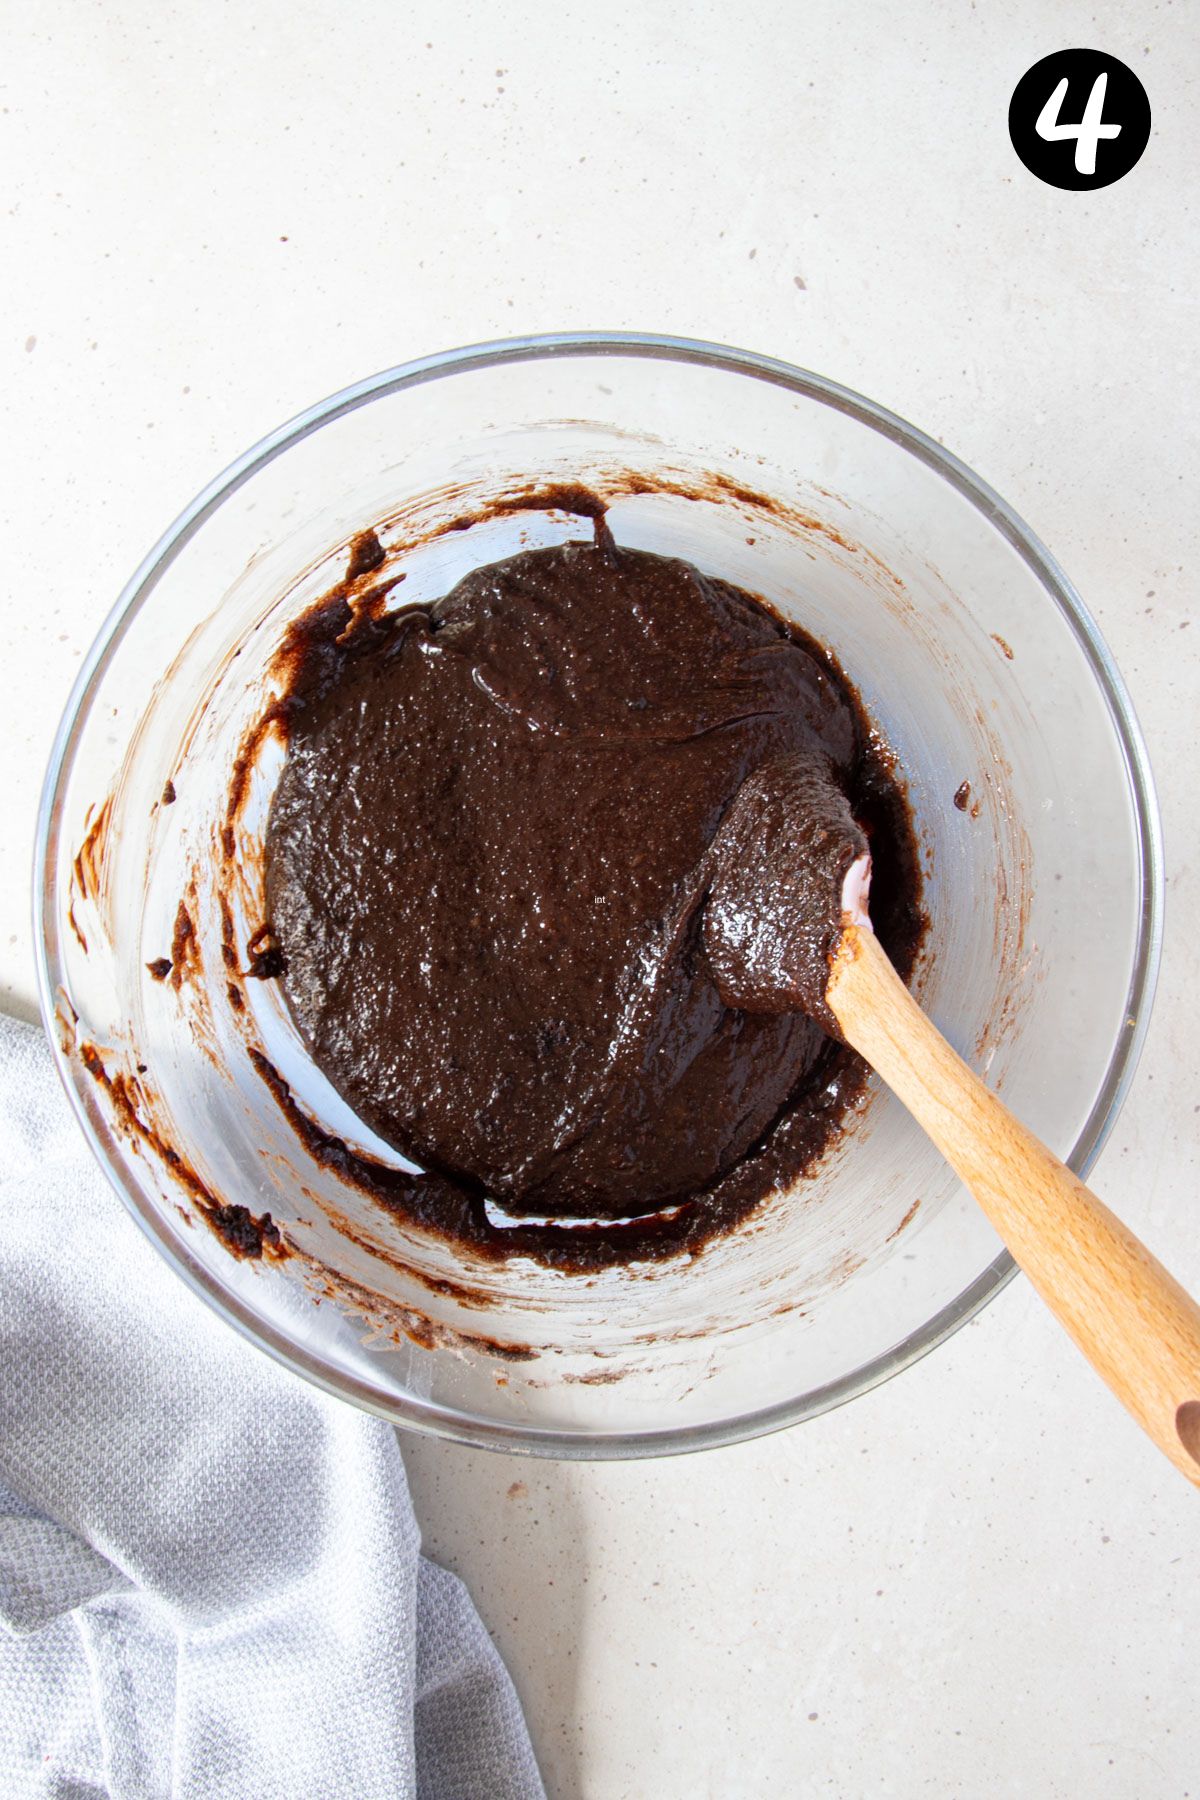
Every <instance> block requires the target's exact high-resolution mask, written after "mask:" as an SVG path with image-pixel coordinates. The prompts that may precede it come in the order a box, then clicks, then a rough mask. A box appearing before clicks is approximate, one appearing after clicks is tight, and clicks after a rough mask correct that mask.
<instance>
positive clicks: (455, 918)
mask: <svg viewBox="0 0 1200 1800" xmlns="http://www.w3.org/2000/svg"><path fill="white" fill-rule="evenodd" d="M287 730H288V755H287V761H286V765H285V768H284V772H283V775H282V778H281V780H280V784H279V787H278V789H277V792H276V796H275V800H274V802H273V806H272V810H271V816H270V821H269V828H268V836H267V898H268V905H269V915H270V925H271V929H272V932H273V935H274V940H275V942H276V943H277V944H278V946H279V949H280V951H281V952H282V957H281V966H282V970H283V973H282V979H283V982H284V985H285V992H286V997H287V1001H288V1004H289V1007H290V1009H291V1011H292V1013H293V1015H294V1017H295V1018H296V1020H297V1022H298V1024H299V1026H300V1028H301V1030H302V1032H303V1034H304V1035H305V1037H306V1039H307V1041H308V1043H309V1045H310V1047H311V1049H312V1052H313V1055H314V1057H315V1059H316V1061H317V1062H318V1064H319V1065H320V1067H321V1068H322V1069H323V1070H324V1071H325V1073H326V1074H327V1075H328V1076H329V1077H330V1078H331V1080H332V1081H333V1082H334V1085H335V1086H336V1087H337V1088H338V1089H339V1091H340V1092H341V1093H342V1094H343V1095H344V1096H345V1098H346V1099H347V1100H348V1101H349V1102H350V1104H351V1105H352V1106H353V1107H354V1108H355V1110H356V1111H357V1112H358V1113H359V1114H360V1116H362V1117H363V1118H364V1119H365V1120H366V1121H367V1122H368V1123H369V1124H370V1125H371V1126H372V1127H373V1128H374V1129H375V1130H377V1131H378V1132H379V1133H380V1135H381V1136H383V1137H384V1138H385V1139H386V1140H387V1141H388V1142H390V1143H392V1144H393V1145H395V1146H396V1147H397V1148H399V1149H401V1150H402V1151H404V1152H405V1153H406V1154H408V1155H410V1156H412V1157H413V1158H414V1159H415V1160H416V1161H418V1162H419V1163H420V1164H421V1165H422V1166H423V1167H425V1168H427V1169H428V1170H430V1171H432V1172H433V1175H434V1176H440V1177H442V1178H447V1177H448V1178H449V1183H447V1182H446V1181H444V1180H443V1181H442V1182H441V1183H440V1184H439V1185H440V1187H441V1188H443V1189H444V1190H446V1191H447V1192H448V1193H450V1192H452V1193H453V1194H454V1196H455V1201H454V1205H453V1206H450V1207H449V1209H448V1210H449V1211H457V1214H458V1216H459V1217H460V1218H462V1217H464V1216H465V1212H469V1211H470V1205H469V1202H470V1201H471V1198H472V1196H480V1195H482V1194H484V1193H486V1194H488V1195H491V1196H495V1197H496V1198H497V1199H498V1200H500V1201H501V1203H502V1204H504V1205H505V1206H508V1207H510V1208H512V1209H514V1210H517V1211H520V1212H525V1213H530V1214H536V1215H546V1216H551V1217H553V1216H557V1215H561V1214H568V1215H574V1216H587V1217H593V1218H596V1219H619V1218H622V1217H628V1216H631V1215H638V1214H644V1213H646V1212H649V1211H651V1210H653V1209H654V1208H655V1207H659V1206H662V1205H664V1204H666V1203H670V1202H675V1201H679V1200H681V1199H689V1198H693V1197H697V1196H704V1197H706V1204H707V1210H708V1212H709V1213H710V1214H711V1215H712V1217H713V1219H714V1220H715V1218H716V1216H717V1214H719V1212H720V1210H721V1203H720V1200H719V1198H717V1199H715V1200H714V1199H713V1197H714V1196H718V1197H719V1195H720V1193H721V1189H722V1184H723V1182H726V1178H727V1177H730V1176H731V1175H733V1176H734V1180H733V1185H734V1187H735V1188H736V1191H737V1207H738V1208H740V1209H741V1210H742V1211H744V1210H745V1206H746V1204H747V1200H748V1197H749V1195H750V1193H751V1190H752V1189H753V1190H755V1197H761V1194H762V1193H763V1192H765V1191H766V1189H767V1187H769V1186H770V1185H772V1184H773V1182H774V1181H776V1180H778V1179H780V1178H781V1176H782V1175H786V1174H787V1173H788V1172H789V1171H788V1170H787V1168H786V1167H785V1166H784V1165H786V1164H787V1162H788V1161H789V1160H790V1161H792V1162H794V1163H795V1164H796V1165H797V1166H799V1165H800V1164H802V1163H803V1162H804V1161H805V1160H810V1159H811V1157H812V1156H813V1155H815V1154H818V1153H819V1150H820V1148H821V1147H823V1144H824V1143H825V1142H826V1141H827V1140H828V1137H829V1136H830V1135H831V1133H832V1131H833V1130H835V1129H836V1126H837V1122H838V1113H839V1110H840V1103H839V1105H833V1104H831V1099H832V1096H833V1095H834V1093H835V1090H836V1089H837V1086H838V1083H837V1082H836V1080H835V1081H833V1082H832V1084H831V1081H830V1070H829V1067H828V1065H829V1059H830V1056H831V1048H830V1045H829V1042H828V1040H827V1039H826V1038H825V1037H824V1035H823V1033H822V1032H821V1030H820V1029H819V1027H818V1026H817V1025H816V1024H814V1023H813V1021H812V1020H811V1019H809V1018H807V1017H805V1016H803V1015H802V1014H801V1013H798V1012H787V1013H785V1012H758V1011H749V1010H743V1009H742V1008H741V1007H737V1006H730V1005H727V1004H726V1002H725V1000H724V999H723V998H722V993H721V989H720V986H719V982H718V979H717V971H716V970H715V969H714V965H713V960H712V957H711V955H710V946H709V945H707V944H706V934H705V914H706V906H707V905H708V904H709V898H710V890H711V889H712V887H713V883H714V880H716V879H717V878H718V876H719V874H720V869H719V856H718V853H717V852H714V848H713V846H714V839H716V838H717V837H718V833H719V830H720V827H721V825H722V821H723V820H724V819H725V818H726V816H727V815H728V814H729V813H730V808H731V805H732V803H733V801H734V800H735V797H736V796H737V795H738V793H739V790H741V789H742V787H743V783H745V782H746V781H747V778H748V777H751V776H755V774H756V772H757V771H763V770H769V769H771V768H773V767H775V768H778V767H784V768H791V769H793V770H794V769H795V768H796V767H797V766H802V765H805V764H806V763H811V762H812V760H813V759H816V764H817V766H818V767H819V768H820V769H821V770H822V771H823V772H825V773H826V774H831V775H832V777H833V779H834V781H835V782H836V783H837V784H838V785H839V786H840V787H841V789H842V790H844V791H845V792H846V793H848V795H849V796H850V804H851V806H853V807H854V808H855V810H856V811H858V812H859V813H860V814H861V813H863V812H865V813H867V814H869V815H870V818H871V819H873V820H874V821H875V822H876V824H875V830H874V834H873V844H872V848H873V850H874V851H875V856H876V869H877V875H876V882H877V887H876V893H877V898H879V897H882V900H883V906H882V910H881V911H880V910H879V909H877V916H879V918H880V925H881V935H884V937H885V941H887V937H888V932H889V916H890V918H891V925H892V930H891V936H892V943H891V944H889V948H890V949H891V950H892V954H893V956H894V957H896V959H897V960H898V962H899V963H900V965H901V967H902V968H903V967H904V966H905V957H906V956H907V958H908V961H911V956H912V951H913V948H914V946H915V941H916V934H917V930H918V917H919V915H918V911H917V905H916V893H915V889H914V883H915V882H916V873H915V871H916V860H915V854H914V853H913V851H912V845H911V836H909V837H908V838H907V840H905V833H906V832H907V829H908V828H907V819H906V816H905V814H904V809H903V803H902V801H901V800H900V797H899V794H898V792H897V791H896V790H895V788H894V785H891V784H889V777H888V775H887V760H886V758H885V757H882V756H881V754H880V753H879V751H878V747H877V746H874V747H873V746H872V745H871V744H870V743H869V742H868V740H867V738H866V734H865V731H864V726H863V721H862V718H861V714H860V711H859V709H858V706H857V703H856V701H855V698H854V696H853V693H852V691H851V690H850V689H849V688H848V686H847V685H846V684H845V683H844V681H843V680H842V679H841V678H840V676H839V674H838V672H837V670H836V668H835V667H834V666H833V665H832V663H831V661H830V660H829V659H827V658H825V657H824V656H823V655H822V653H821V652H819V650H817V648H816V646H812V645H809V644H808V643H807V641H801V640H800V639H799V637H798V635H797V634H793V633H791V632H790V631H789V630H788V629H787V628H786V627H785V626H784V625H783V624H782V622H781V621H780V620H779V619H778V618H777V617H776V616H775V615H774V614H772V613H771V612H769V611H768V610H767V609H766V608H765V607H764V606H763V605H762V604H761V603H759V602H758V601H756V600H755V599H753V598H752V597H751V596H750V595H748V594H745V593H742V592H740V591H739V590H737V589H735V588H733V587H730V586H728V585H727V584H725V583H722V582H720V581H717V580H714V579H712V578H709V577H706V576H704V575H701V574H700V573H698V572H697V571H696V570H695V569H693V568H691V567H690V566H689V565H687V564H685V563H682V562H676V561H671V560H667V559H663V558H659V557H654V556H650V555H647V554H645V553H641V552H635V551H631V550H627V549H618V548H617V547H616V546H615V545H614V544H613V543H612V540H611V538H609V536H608V534H607V532H606V531H605V530H604V528H603V525H602V523H601V524H600V525H599V526H598V529H597V534H596V542H595V543H577V544H569V545H566V546H564V547H562V548H558V549H551V550H539V551H533V552H529V553H527V554H524V555H520V556H517V557H514V558H513V559H511V560H510V561H507V562H505V563H501V564H497V565H494V566H492V567H490V568H485V569H481V570H478V571H476V572H475V573H474V574H472V575H470V576H469V577H467V579H466V580H465V581H463V582H462V583H460V585H459V586H458V587H457V588H456V589H455V590H454V591H453V592H452V593H451V594H449V595H448V596H447V597H446V598H445V599H443V600H441V601H439V602H438V603H437V604H436V605H434V606H432V607H430V608H428V609H411V610H407V611H401V612H398V613H394V614H392V615H390V616H388V617H385V618H382V619H379V620H376V621H374V622H371V621H363V622H361V623H358V624H356V625H353V627H352V628H348V614H347V612H346V609H345V608H342V609H341V610H340V611H339V610H338V609H337V608H335V609H333V610H332V611H331V612H330V613H329V614H328V616H327V617H322V618H321V619H319V620H317V621H316V622H315V623H314V625H313V627H312V628H311V631H310V636H309V640H308V643H307V647H306V650H305V654H304V656H303V658H302V661H301V663H300V667H299V671H298V674H297V676H296V679H295V682H294V686H293V692H292V696H291V700H290V702H289V705H288V710H287ZM788 759H791V760H790V761H789V760H788ZM797 759H798V762H797ZM760 780H761V777H760ZM751 791H753V790H751ZM727 840H728V829H727V832H726V839H724V840H722V842H726V841H727ZM719 848H720V846H719V845H718V851H719ZM889 871H890V872H891V886H892V887H893V888H894V889H895V890H896V891H895V893H894V894H893V896H892V901H893V904H892V905H891V911H890V915H889V904H888V895H887V893H886V891H885V892H884V893H883V895H882V896H880V881H881V877H882V884H883V887H884V889H885V890H886V889H887V887H888V884H889ZM829 923H830V922H829V921H827V922H826V924H827V925H828V924H829ZM824 928H825V927H824V926H820V925H814V929H815V930H819V929H824ZM836 1054H837V1055H838V1056H840V1057H841V1058H845V1057H846V1056H847V1055H848V1053H847V1052H845V1051H839V1052H837V1053H836ZM814 1083H819V1085H820V1092H819V1094H818V1093H817V1092H816V1091H813V1092H812V1093H811V1104H807V1110H806V1093H807V1092H808V1091H809V1090H810V1089H812V1088H813V1084H814ZM850 1085H853V1084H850ZM810 1124H811V1125H812V1127H813V1128H812V1129H809V1128H808V1127H809V1125H810ZM818 1127H819V1128H818ZM787 1144H791V1145H792V1146H793V1152H794V1154H792V1155H791V1156H790V1157H789V1156H788V1155H784V1156H783V1159H782V1163H781V1158H780V1154H779V1150H780V1147H781V1146H786V1145H787ZM772 1145H774V1146H775V1148H774V1150H773V1151H771V1150H770V1146H772ZM752 1151H753V1152H754V1155H753V1156H752V1157H751V1159H750V1161H751V1162H756V1163H757V1164H758V1165H759V1166H760V1169H761V1175H760V1176H759V1177H754V1176H751V1177H750V1185H749V1187H748V1186H747V1180H746V1178H745V1175H744V1169H745V1167H746V1165H744V1164H743V1159H745V1158H747V1154H748V1153H749V1152H752ZM739 1165H743V1168H742V1170H739ZM739 1175H740V1177H741V1178H740V1179H738V1178H737V1177H738V1176H739ZM431 1179H432V1177H431ZM726 1184H727V1183H726ZM464 1209H465V1210H464ZM478 1224H479V1220H478V1216H477V1215H476V1225H477V1226H478ZM450 1228H451V1227H450V1225H449V1223H448V1224H447V1229H450ZM560 1235H566V1234H560ZM576 1235H577V1234H576Z"/></svg>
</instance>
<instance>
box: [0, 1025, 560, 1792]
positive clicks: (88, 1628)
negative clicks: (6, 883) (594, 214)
mask: <svg viewBox="0 0 1200 1800" xmlns="http://www.w3.org/2000/svg"><path fill="white" fill-rule="evenodd" d="M542 1794H543V1789H542V1784H541V1781H540V1779H539V1777H538V1772H537V1767H536V1765H535V1763H534V1759H533V1754H532V1751H531V1749H530V1745H529V1738H528V1735H527V1733H526V1730H525V1724H524V1721H523V1719H522V1717H521V1711H520V1706H519V1704H518V1702H517V1698H516V1695H515V1693H514V1691H513V1688H512V1684H511V1682H510V1681H509V1678H508V1675H507V1673H506V1671H505V1669H504V1666H503V1664H502V1663H501V1661H500V1658H499V1656H498V1655H497V1653H496V1651H495V1649H494V1647H493V1646H492V1643H491V1640H490V1639H489V1637H488V1635H487V1633H486V1631H485V1630H484V1628H483V1626H482V1625H481V1623H480V1621H479V1618H478V1616H477V1614H476V1612H475V1610H474V1607H473V1606H472V1604H471V1601H470V1599H469V1597H468V1595H467V1593H466V1590H465V1589H464V1588H463V1586H462V1584H461V1583H460V1582H459V1581H458V1579H457V1578H456V1577H455V1576H453V1575H451V1574H449V1573H447V1571H446V1570H444V1569H440V1568H438V1567H436V1566H435V1565H434V1564H433V1563H430V1562H427V1561H426V1560H425V1559H424V1558H423V1557H422V1556H421V1555H420V1540H419V1535H418V1530H417V1524H416V1520H415V1519H414V1517H413V1512H412V1507H411V1505H410V1503H409V1497H408V1488H407V1485H406V1482H405V1477H404V1468H403V1464H402V1463H401V1460H400V1452H399V1448H398V1445H397V1442H396V1436H395V1433H394V1432H393V1430H392V1429H391V1428H390V1427H389V1426H387V1425H384V1424H382V1423H381V1422H379V1421H378V1420H375V1419H370V1418H368V1417H367V1416H366V1415H365V1414H363V1413H359V1412H357V1411H355V1410H354V1409H352V1408H351V1407H349V1406H347V1405H344V1404H343V1403H341V1402H340V1401H337V1400H332V1399H329V1398H328V1397H327V1396H326V1395H324V1394H321V1393H318V1391H317V1390H316V1389H315V1388H313V1387H310V1386H309V1385H308V1384H307V1383H306V1382H303V1381H301V1380H300V1379H299V1378H298V1377H296V1376H294V1375H290V1374H288V1373H287V1371H286V1370H284V1369H281V1368H280V1367H278V1366H277V1365H276V1364H275V1363H274V1362H272V1361H271V1360H270V1359H269V1358H268V1357H266V1356H264V1355H263V1354H262V1353H261V1352H259V1351H257V1350H255V1349H254V1348H252V1346H250V1345H249V1344H246V1343H244V1342H243V1341H242V1340H241V1338H239V1337H238V1336H237V1335H236V1334H235V1333H234V1332H233V1331H232V1330H231V1329H230V1328H229V1326H227V1325H225V1324H224V1323H223V1322H222V1321H221V1320H219V1319H218V1318H217V1317H216V1316H215V1315H214V1314H212V1313H210V1312H209V1310H208V1308H207V1307H205V1306H204V1305H203V1304H202V1302H200V1301H199V1300H197V1299H196V1298H195V1297H194V1296H193V1295H192V1294H191V1293H190V1292H189V1291H188V1290H187V1289H186V1288H185V1287H184V1285H183V1283H182V1282H181V1281H179V1280H178V1279H177V1277H176V1276H174V1275H173V1274H172V1273H171V1271H170V1270H169V1269H168V1268H167V1266H166V1264H165V1263H163V1262H162V1261H161V1260H160V1259H159V1257H158V1256H157V1254H156V1252H155V1251H154V1250H152V1249H151V1247H150V1245H149V1243H147V1241H146V1240H145V1239H144V1238H143V1236H142V1234H141V1232H140V1231H139V1230H138V1229H137V1227H136V1226H135V1225H134V1223H133V1221H132V1220H131V1219H130V1218H129V1217H128V1216H127V1214H126V1213H125V1212H124V1210H123V1208H122V1207H121V1205H120V1203H119V1201H118V1200H117V1198H116V1196H115V1195H114V1194H113V1192H112V1190H111V1189H110V1188H109V1186H108V1183H107V1182H106V1180H105V1179H104V1177H103V1175H102V1174H101V1173H100V1171H99V1170H98V1169H97V1168H96V1166H95V1164H94V1162H93V1160H92V1157H91V1154H90V1152H89V1151H88V1149H87V1147H86V1145H85V1143H84V1140H83V1137H82V1134H81V1133H80V1131H79V1129H78V1126H77V1125H76V1122H75V1120H74V1118H73V1116H72V1115H71V1112H70V1110H69V1108H68V1106H67V1103H66V1100H65V1098H64V1096H63V1094H62V1091H61V1088H60V1086H59V1082H58V1078H57V1076H56V1075H55V1073H54V1070H53V1068H52V1065H51V1060H50V1053H49V1049H48V1047H47V1045H46V1042H45V1040H44V1038H43V1037H42V1035H41V1033H40V1032H37V1031H34V1030H33V1029H32V1028H30V1027H29V1026H25V1025H19V1024H17V1023H16V1022H15V1021H13V1020H11V1019H5V1018H0V1795H3V1797H4V1800H26V1796H29V1797H31V1800H32V1797H33V1796H36V1797H37V1800H43V1797H49V1796H53V1797H54V1800H93V1797H94V1796H108V1795H111V1796H113V1797H114V1800H165V1797H166V1796H170V1797H171V1800H341V1797H342V1796H346V1797H347V1800H401V1797H402V1796H408V1795H412V1796H414V1797H415V1800H476V1797H478V1800H539V1797H541V1796H542Z"/></svg>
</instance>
